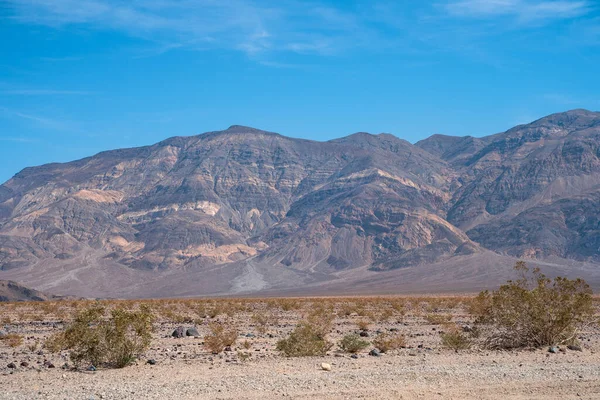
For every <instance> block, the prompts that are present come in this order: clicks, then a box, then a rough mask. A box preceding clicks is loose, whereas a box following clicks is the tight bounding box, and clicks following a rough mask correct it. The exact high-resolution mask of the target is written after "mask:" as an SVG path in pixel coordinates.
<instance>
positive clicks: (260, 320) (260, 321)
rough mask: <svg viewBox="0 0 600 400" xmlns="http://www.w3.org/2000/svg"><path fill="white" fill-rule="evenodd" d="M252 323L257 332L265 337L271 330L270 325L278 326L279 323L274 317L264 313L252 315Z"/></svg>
mask: <svg viewBox="0 0 600 400" xmlns="http://www.w3.org/2000/svg"><path fill="white" fill-rule="evenodd" d="M252 322H254V324H255V325H256V331H257V332H258V333H259V334H261V335H264V334H265V333H267V331H268V330H269V325H277V323H278V322H279V321H278V320H277V317H275V316H274V315H272V314H268V313H265V312H262V313H254V314H253V315H252Z"/></svg>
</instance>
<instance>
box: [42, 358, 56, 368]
mask: <svg viewBox="0 0 600 400" xmlns="http://www.w3.org/2000/svg"><path fill="white" fill-rule="evenodd" d="M44 366H45V367H46V368H56V367H55V366H54V364H52V362H51V361H48V360H46V361H44Z"/></svg>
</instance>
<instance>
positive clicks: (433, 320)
mask: <svg viewBox="0 0 600 400" xmlns="http://www.w3.org/2000/svg"><path fill="white" fill-rule="evenodd" d="M451 319H452V315H449V314H427V315H425V320H426V321H427V322H429V323H430V324H431V325H442V324H447V323H448V322H450V320H451Z"/></svg>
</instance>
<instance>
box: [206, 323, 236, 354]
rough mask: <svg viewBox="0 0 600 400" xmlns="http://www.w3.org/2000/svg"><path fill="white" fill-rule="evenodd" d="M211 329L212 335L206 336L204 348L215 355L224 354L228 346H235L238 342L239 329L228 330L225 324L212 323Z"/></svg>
mask: <svg viewBox="0 0 600 400" xmlns="http://www.w3.org/2000/svg"><path fill="white" fill-rule="evenodd" d="M209 329H210V333H209V334H208V335H206V336H204V346H206V348H208V349H209V350H210V351H211V352H212V353H214V354H218V353H220V352H222V351H223V350H224V349H225V347H227V346H233V345H234V344H235V341H236V340H237V337H238V331H237V329H235V328H226V325H225V324H224V323H220V322H212V323H211V324H210V325H209Z"/></svg>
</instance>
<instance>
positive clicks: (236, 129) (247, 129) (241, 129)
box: [223, 125, 274, 134]
mask: <svg viewBox="0 0 600 400" xmlns="http://www.w3.org/2000/svg"><path fill="white" fill-rule="evenodd" d="M223 132H227V133H262V134H274V132H268V131H263V130H262V129H257V128H253V127H251V126H245V125H231V126H230V127H229V128H227V129H226V130H224V131H223Z"/></svg>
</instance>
